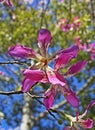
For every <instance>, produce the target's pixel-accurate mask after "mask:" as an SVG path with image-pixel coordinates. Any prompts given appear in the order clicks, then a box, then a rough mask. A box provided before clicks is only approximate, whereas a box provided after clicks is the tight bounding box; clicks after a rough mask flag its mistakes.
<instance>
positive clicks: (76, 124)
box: [64, 100, 95, 130]
mask: <svg viewBox="0 0 95 130" xmlns="http://www.w3.org/2000/svg"><path fill="white" fill-rule="evenodd" d="M94 105H95V100H93V101H92V102H91V103H90V104H89V105H88V106H87V108H86V109H85V111H84V113H83V114H82V115H76V117H72V116H71V115H66V116H67V118H68V119H69V120H70V121H71V126H67V127H65V129H64V130H81V128H83V129H85V130H87V129H92V127H93V125H94V121H93V120H92V119H91V118H87V119H84V117H85V116H86V115H87V113H88V110H89V109H90V108H91V107H92V106H94Z"/></svg>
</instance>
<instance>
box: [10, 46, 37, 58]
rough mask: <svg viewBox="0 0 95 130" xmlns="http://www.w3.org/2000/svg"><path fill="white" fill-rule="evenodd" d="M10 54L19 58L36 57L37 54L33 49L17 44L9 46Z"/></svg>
mask: <svg viewBox="0 0 95 130" xmlns="http://www.w3.org/2000/svg"><path fill="white" fill-rule="evenodd" d="M8 54H9V55H11V56H13V57H18V58H36V57H38V55H39V54H37V53H36V52H35V51H34V50H33V49H31V48H28V47H25V46H22V45H19V44H17V45H16V46H11V47H10V48H9V51H8Z"/></svg>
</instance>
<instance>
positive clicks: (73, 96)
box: [60, 84, 79, 108]
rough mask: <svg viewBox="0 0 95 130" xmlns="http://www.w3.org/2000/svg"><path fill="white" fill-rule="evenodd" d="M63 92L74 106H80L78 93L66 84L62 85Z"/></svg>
mask: <svg viewBox="0 0 95 130" xmlns="http://www.w3.org/2000/svg"><path fill="white" fill-rule="evenodd" d="M60 90H61V93H62V94H63V95H64V97H65V98H66V100H67V101H68V102H69V103H70V104H71V105H72V106H73V107H77V108H78V106H79V99H78V97H77V96H76V94H75V93H74V92H73V91H72V90H70V88H69V86H68V85H67V84H66V85H65V86H63V87H62V86H60Z"/></svg>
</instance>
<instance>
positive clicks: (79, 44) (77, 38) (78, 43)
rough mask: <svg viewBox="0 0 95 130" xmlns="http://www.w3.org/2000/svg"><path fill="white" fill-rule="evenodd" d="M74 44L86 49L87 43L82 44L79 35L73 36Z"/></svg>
mask: <svg viewBox="0 0 95 130" xmlns="http://www.w3.org/2000/svg"><path fill="white" fill-rule="evenodd" d="M75 44H76V45H77V46H78V47H79V49H81V50H83V51H87V44H86V43H84V44H82V41H81V39H80V36H76V37H75Z"/></svg>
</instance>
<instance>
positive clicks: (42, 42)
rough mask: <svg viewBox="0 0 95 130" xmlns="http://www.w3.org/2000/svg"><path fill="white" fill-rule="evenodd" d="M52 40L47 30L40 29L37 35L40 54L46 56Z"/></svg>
mask: <svg viewBox="0 0 95 130" xmlns="http://www.w3.org/2000/svg"><path fill="white" fill-rule="evenodd" d="M51 40H52V36H51V33H50V31H49V30H48V29H41V30H40V31H39V34H38V46H39V48H40V49H41V52H42V54H44V55H46V51H47V49H48V46H49V45H50V43H51Z"/></svg>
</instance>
